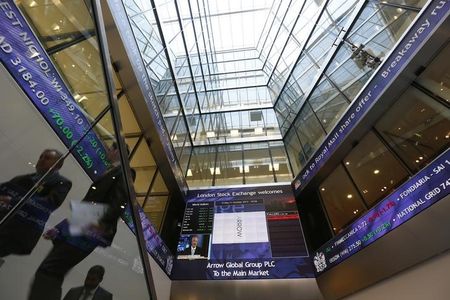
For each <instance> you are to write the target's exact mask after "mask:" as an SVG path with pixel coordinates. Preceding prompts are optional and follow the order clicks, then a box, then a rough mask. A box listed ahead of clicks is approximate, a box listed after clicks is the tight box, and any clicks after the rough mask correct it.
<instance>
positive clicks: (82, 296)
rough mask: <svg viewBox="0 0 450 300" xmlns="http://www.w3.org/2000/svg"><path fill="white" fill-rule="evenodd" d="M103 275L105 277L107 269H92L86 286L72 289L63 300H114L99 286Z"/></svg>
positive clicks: (96, 267)
mask: <svg viewBox="0 0 450 300" xmlns="http://www.w3.org/2000/svg"><path fill="white" fill-rule="evenodd" d="M103 275H105V268H103V267H102V266H99V265H96V266H93V267H91V268H90V269H89V271H88V273H87V275H86V279H85V280H84V285H83V286H79V287H75V288H71V289H70V290H69V291H68V292H67V294H66V296H65V297H64V299H63V300H112V298H113V296H112V294H111V293H110V292H108V291H106V290H105V289H103V288H101V287H100V286H99V284H100V282H102V280H103Z"/></svg>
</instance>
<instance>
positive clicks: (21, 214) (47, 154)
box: [0, 149, 72, 257]
mask: <svg viewBox="0 0 450 300" xmlns="http://www.w3.org/2000/svg"><path fill="white" fill-rule="evenodd" d="M61 157H62V154H61V153H60V152H59V151H58V150H54V149H46V150H44V151H43V152H42V153H41V155H40V156H39V159H38V161H37V163H36V166H35V168H36V172H35V173H31V174H26V175H20V176H16V177H14V178H13V179H11V180H10V181H8V182H4V183H2V184H0V220H1V219H3V218H4V216H5V215H6V214H7V213H8V212H9V210H10V209H11V208H12V207H13V206H14V204H15V203H17V202H18V201H19V200H20V199H21V198H22V197H23V196H24V195H25V194H26V193H27V192H28V191H29V190H30V189H31V188H32V187H33V186H34V185H35V184H36V183H37V182H38V181H39V180H40V179H42V177H43V176H44V174H45V173H47V172H48V170H50V168H51V167H52V166H53V165H55V164H56V165H55V168H54V169H53V171H52V172H51V173H49V174H48V175H47V176H45V178H43V180H42V182H41V183H40V184H39V186H38V187H37V189H36V191H35V193H34V194H33V195H32V197H31V198H30V199H28V200H27V201H26V203H25V204H24V205H23V206H22V207H21V208H20V209H19V210H18V211H17V212H15V214H14V215H13V216H12V217H11V219H9V220H8V221H7V222H6V223H5V224H3V225H2V226H1V227H0V257H6V256H8V255H10V254H16V255H26V254H30V253H31V252H32V251H33V249H34V248H35V246H36V244H37V242H38V241H39V238H40V237H41V235H42V232H43V231H44V227H45V223H46V222H47V220H48V218H49V217H50V214H51V213H52V212H53V211H54V210H56V209H57V208H58V207H59V206H60V205H61V204H62V203H63V202H64V199H65V198H66V196H67V194H68V193H69V191H70V189H71V187H72V182H70V180H68V179H67V178H65V177H63V176H61V175H60V174H59V172H58V171H59V170H60V169H61V167H62V166H63V160H60V161H59V162H58V160H59V159H60V158H61Z"/></svg>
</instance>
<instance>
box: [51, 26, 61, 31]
mask: <svg viewBox="0 0 450 300" xmlns="http://www.w3.org/2000/svg"><path fill="white" fill-rule="evenodd" d="M52 29H53V30H54V31H58V30H60V29H61V27H59V25H58V24H54V25H53V27H52Z"/></svg>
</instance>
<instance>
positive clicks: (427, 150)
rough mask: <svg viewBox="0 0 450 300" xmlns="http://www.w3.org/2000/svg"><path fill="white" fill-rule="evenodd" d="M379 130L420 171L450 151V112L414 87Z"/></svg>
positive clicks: (397, 151) (381, 121) (397, 103)
mask: <svg viewBox="0 0 450 300" xmlns="http://www.w3.org/2000/svg"><path fill="white" fill-rule="evenodd" d="M398 116H402V117H401V118H399V117H398ZM375 128H376V129H377V130H378V131H379V132H380V133H381V135H382V136H383V138H384V139H385V140H386V141H387V142H388V143H389V145H390V146H391V147H392V148H393V149H394V151H395V152H396V153H397V154H398V155H399V156H400V157H401V158H402V159H403V161H404V162H405V163H406V164H407V165H408V167H409V168H411V169H412V170H414V171H417V170H419V169H421V168H423V167H424V166H425V165H426V164H427V163H428V162H430V161H431V160H432V159H433V158H434V157H435V156H436V155H438V154H439V153H441V152H442V151H443V150H445V149H447V148H448V147H449V143H450V111H449V109H448V108H446V107H445V106H444V105H442V104H440V103H438V102H437V101H435V100H433V99H432V98H431V97H429V96H427V95H426V94H424V93H423V92H421V91H419V90H417V89H416V88H413V87H411V88H409V89H408V90H407V91H406V92H405V93H404V94H403V95H402V96H401V97H400V99H399V100H398V101H397V102H396V103H395V104H394V105H393V106H392V107H391V108H390V109H389V111H388V112H387V113H386V114H385V115H384V116H383V117H382V118H381V119H380V121H379V122H378V123H377V124H376V126H375Z"/></svg>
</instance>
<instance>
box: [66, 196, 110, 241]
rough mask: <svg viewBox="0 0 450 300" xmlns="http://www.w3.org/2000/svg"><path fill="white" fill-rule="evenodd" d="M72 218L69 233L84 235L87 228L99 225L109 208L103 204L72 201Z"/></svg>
mask: <svg viewBox="0 0 450 300" xmlns="http://www.w3.org/2000/svg"><path fill="white" fill-rule="evenodd" d="M70 207H71V209H72V216H71V218H70V220H69V232H70V234H71V235H74V236H76V235H82V234H83V232H84V230H85V229H86V227H88V226H89V225H92V224H98V221H99V220H100V219H101V217H103V215H104V214H105V212H106V209H107V208H108V206H107V205H106V204H101V203H90V202H79V201H73V200H72V201H71V203H70Z"/></svg>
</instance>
